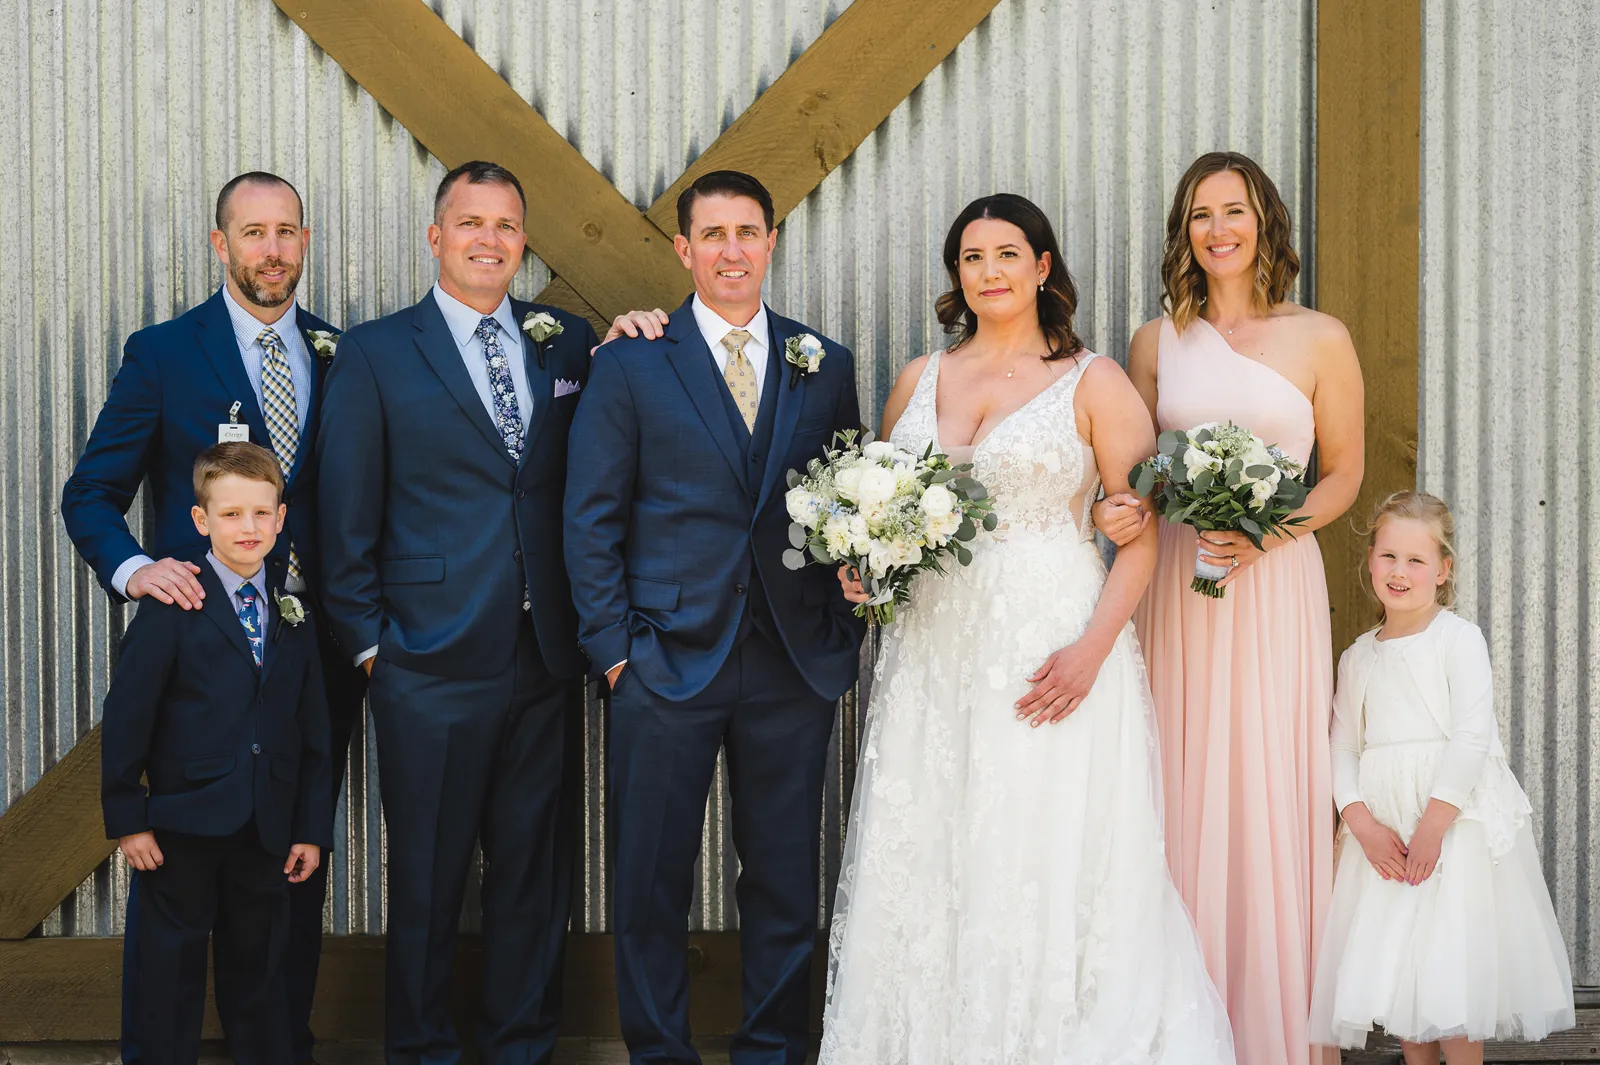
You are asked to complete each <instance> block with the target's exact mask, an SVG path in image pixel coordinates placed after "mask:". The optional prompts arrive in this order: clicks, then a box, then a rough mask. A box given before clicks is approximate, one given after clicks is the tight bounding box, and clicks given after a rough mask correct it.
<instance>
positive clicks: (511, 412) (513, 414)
mask: <svg viewBox="0 0 1600 1065" xmlns="http://www.w3.org/2000/svg"><path fill="white" fill-rule="evenodd" d="M473 332H474V335H476V336H477V338H478V339H479V340H480V341H482V342H483V358H484V361H485V362H487V363H488V364H489V393H490V395H491V396H492V397H493V398H494V423H495V427H496V428H497V429H499V430H500V439H501V440H503V441H505V445H506V454H508V455H510V456H511V461H512V462H521V461H522V413H521V412H520V411H518V410H517V386H516V385H515V384H513V383H512V381H511V363H510V362H509V361H508V360H507V359H506V353H505V351H504V350H503V349H502V348H501V347H500V330H499V329H498V328H497V327H496V325H495V320H494V319H493V318H485V319H484V320H483V321H481V322H479V323H478V328H477V329H476V330H474V331H473Z"/></svg>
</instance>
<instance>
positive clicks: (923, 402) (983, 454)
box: [889, 351, 1100, 540]
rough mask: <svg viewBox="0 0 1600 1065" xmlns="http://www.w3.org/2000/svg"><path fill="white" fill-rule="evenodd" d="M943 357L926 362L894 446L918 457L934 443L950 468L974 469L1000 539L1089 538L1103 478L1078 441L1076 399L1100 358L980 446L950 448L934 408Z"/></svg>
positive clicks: (1086, 356)
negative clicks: (996, 519) (1041, 536)
mask: <svg viewBox="0 0 1600 1065" xmlns="http://www.w3.org/2000/svg"><path fill="white" fill-rule="evenodd" d="M943 355H944V353H943V352H934V353H933V354H932V355H930V356H928V365H927V367H926V368H924V369H923V371H922V378H921V380H919V381H918V382H917V387H916V391H914V392H913V393H912V394H911V400H910V401H909V402H908V403H907V404H906V409H905V413H904V414H902V415H901V416H900V420H899V421H898V422H896V423H895V427H894V432H892V433H890V434H889V438H890V441H891V442H892V443H893V444H894V445H895V446H896V447H901V448H904V449H906V450H908V451H912V452H915V453H917V454H921V453H922V450H923V449H924V448H925V447H927V446H928V443H929V442H930V441H931V442H932V443H933V446H934V450H936V451H939V452H942V453H944V454H946V455H948V456H949V457H950V461H951V462H953V463H956V464H958V465H959V464H961V463H964V462H971V463H972V476H973V477H975V478H977V479H978V480H979V481H980V482H982V484H983V485H984V487H985V488H987V489H988V490H989V495H990V496H991V497H992V498H993V500H994V504H995V513H996V514H997V515H998V517H999V518H1000V526H999V528H998V529H997V530H996V531H995V533H994V535H995V538H996V539H1002V540H1003V539H1005V538H1006V537H1007V536H1008V535H1014V534H1016V533H1019V532H1029V533H1039V534H1044V535H1047V536H1048V535H1065V534H1072V535H1076V536H1078V538H1079V539H1081V540H1088V539H1090V538H1091V537H1092V536H1093V535H1094V529H1093V526H1091V525H1090V523H1089V508H1090V507H1091V506H1093V505H1094V500H1095V496H1096V495H1097V494H1098V493H1099V490H1100V475H1099V471H1098V469H1097V468H1096V467H1095V461H1094V452H1093V451H1092V450H1091V449H1090V447H1089V445H1088V444H1086V443H1085V442H1084V440H1083V438H1082V437H1081V436H1079V435H1078V425H1077V413H1076V410H1075V407H1074V405H1073V396H1074V395H1075V394H1076V392H1077V389H1078V382H1079V381H1080V380H1082V378H1083V374H1084V371H1085V370H1086V369H1087V368H1088V366H1089V363H1090V362H1092V361H1093V360H1094V359H1096V358H1098V356H1097V355H1095V354H1094V352H1091V351H1085V352H1083V353H1082V354H1080V355H1079V356H1078V357H1077V360H1076V362H1077V365H1075V366H1072V367H1071V368H1069V369H1068V370H1067V371H1066V373H1064V374H1062V375H1061V376H1060V377H1058V378H1057V379H1056V380H1055V381H1054V382H1053V383H1051V384H1050V385H1049V387H1047V388H1045V389H1044V391H1042V392H1040V393H1039V394H1038V395H1036V396H1034V397H1033V398H1032V399H1030V400H1029V401H1028V402H1027V403H1024V404H1023V405H1022V406H1021V407H1019V408H1017V410H1015V411H1013V412H1012V413H1011V414H1010V415H1008V416H1007V417H1006V418H1005V419H1004V420H1002V421H1001V422H1000V423H999V424H998V425H996V426H995V427H994V428H993V429H991V430H990V431H989V433H988V434H987V435H986V436H985V437H984V438H983V439H982V440H980V441H978V444H977V446H976V447H966V448H946V447H945V446H944V445H943V444H942V443H941V442H940V441H939V416H938V412H937V408H936V400H937V396H938V391H939V360H940V359H941V357H942V356H943Z"/></svg>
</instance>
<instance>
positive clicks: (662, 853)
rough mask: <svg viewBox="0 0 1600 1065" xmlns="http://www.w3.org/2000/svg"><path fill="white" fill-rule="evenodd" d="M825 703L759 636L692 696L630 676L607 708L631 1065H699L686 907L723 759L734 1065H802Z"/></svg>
mask: <svg viewBox="0 0 1600 1065" xmlns="http://www.w3.org/2000/svg"><path fill="white" fill-rule="evenodd" d="M832 729H833V703H831V702H830V701H828V700H826V699H823V698H821V697H820V696H818V695H817V694H816V693H815V692H814V691H812V690H811V688H810V686H809V685H808V684H807V683H806V682H805V679H804V678H803V677H802V676H801V675H800V673H799V672H798V671H797V670H796V669H795V668H794V666H793V665H792V664H791V663H790V661H789V657H788V655H787V654H786V653H785V652H784V651H783V649H782V648H780V647H777V646H775V645H774V644H773V642H772V641H771V640H770V639H769V638H768V637H767V636H765V635H763V634H762V632H761V631H760V629H759V628H752V629H749V630H747V635H746V636H745V637H744V639H743V640H741V641H740V643H739V644H738V645H737V646H735V648H734V649H733V651H732V652H731V653H730V654H729V656H728V660H727V662H726V663H725V664H724V665H723V667H722V669H721V671H720V672H719V673H718V674H717V676H716V679H715V680H713V681H712V683H711V684H710V686H709V687H707V688H706V689H705V690H704V691H703V692H701V693H700V694H699V695H696V696H695V697H694V698H692V699H689V700H686V701H684V702H671V701H669V700H666V699H663V698H661V697H660V696H658V695H656V694H655V693H654V692H652V691H650V690H649V689H648V688H646V687H645V686H644V684H643V683H642V682H641V681H640V680H639V679H638V677H636V676H634V675H633V674H631V673H630V672H628V671H627V670H626V669H624V671H623V673H622V675H621V676H620V677H619V678H618V682H617V687H616V690H615V691H614V692H613V693H612V700H611V797H612V804H613V807H612V808H613V810H614V813H615V826H616V827H615V831H616V855H615V872H616V881H615V886H614V888H613V897H614V898H615V900H616V915H615V927H616V971H617V998H618V1007H619V1010H620V1012H621V1019H622V1033H623V1036H624V1038H626V1040H627V1043H628V1050H629V1054H630V1057H631V1060H632V1061H633V1062H634V1065H667V1063H671V1065H699V1062H700V1056H699V1054H698V1053H696V1051H695V1050H694V1047H693V1046H692V1044H691V1042H690V1032H689V972H688V966H687V956H686V952H687V948H688V931H687V930H688V921H689V905H690V901H691V898H692V895H693V885H694V876H693V874H694V862H695V857H696V855H698V854H699V851H700V838H701V829H702V827H703V822H704V820H705V808H706V798H707V795H708V793H709V791H710V788H711V781H712V777H713V774H714V771H715V768H716V760H717V751H718V749H719V748H725V749H726V751H727V759H728V774H729V784H730V789H731V791H732V794H733V825H732V827H733V840H734V845H735V846H736V847H737V848H738V853H739V860H740V863H741V869H740V873H739V882H738V886H737V889H736V895H737V900H738V905H739V946H740V960H741V962H742V966H743V978H742V992H743V999H744V1022H743V1024H742V1025H741V1026H740V1028H739V1031H738V1033H737V1034H736V1035H735V1036H734V1038H733V1042H732V1044H731V1046H730V1048H729V1054H730V1057H731V1060H732V1063H733V1065H803V1062H804V1061H805V1057H806V1051H807V1045H808V1042H809V1031H808V1028H809V1024H808V1021H809V1013H810V1011H809V1008H808V1007H809V1001H808V1000H809V993H810V983H811V956H812V952H813V949H812V948H813V946H814V944H815V941H816V933H817V898H818V866H819V857H818V844H819V837H820V833H821V823H822V781H823V769H824V763H825V759H826V755H827V748H828V738H829V735H830V734H831V732H832Z"/></svg>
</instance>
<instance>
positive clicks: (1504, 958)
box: [1311, 744, 1574, 1047]
mask: <svg viewBox="0 0 1600 1065" xmlns="http://www.w3.org/2000/svg"><path fill="white" fill-rule="evenodd" d="M1441 752H1442V745H1440V746H1436V745H1429V744H1418V745H1411V744H1406V745H1397V746H1395V747H1388V748H1378V749H1370V748H1369V749H1368V750H1367V751H1365V752H1364V753H1363V755H1362V764H1361V791H1362V797H1363V799H1364V800H1365V801H1366V802H1367V805H1368V807H1369V808H1370V809H1371V811H1372V813H1373V816H1375V817H1376V818H1377V819H1378V820H1379V821H1381V822H1383V823H1384V824H1387V825H1389V826H1391V827H1393V828H1394V829H1395V830H1396V831H1397V832H1399V834H1400V836H1401V838H1402V839H1409V838H1410V836H1411V833H1412V832H1414V831H1415V829H1416V825H1417V821H1418V820H1419V819H1420V817H1421V814H1422V811H1423V810H1424V809H1425V807H1426V804H1427V799H1428V790H1429V787H1430V786H1431V782H1432V780H1433V772H1434V769H1435V767H1436V766H1437V764H1438V758H1439V756H1440V754H1441ZM1526 810H1527V800H1526V798H1525V797H1523V795H1522V790H1521V788H1520V787H1519V786H1518V785H1517V783H1516V781H1515V779H1514V778H1513V777H1512V776H1511V773H1510V770H1509V768H1507V767H1506V765H1505V763H1504V761H1503V760H1501V759H1495V758H1491V759H1490V762H1489V764H1488V765H1487V766H1486V768H1485V779H1484V781H1483V783H1481V784H1480V785H1479V787H1478V788H1477V789H1476V790H1475V791H1474V792H1473V797H1472V799H1470V800H1469V801H1468V804H1467V806H1466V807H1464V808H1463V810H1462V812H1461V815H1460V816H1459V817H1457V819H1456V821H1455V822H1454V823H1453V824H1452V825H1451V826H1450V828H1449V829H1448V830H1447V831H1446V832H1445V837H1444V842H1443V845H1442V847H1441V849H1440V854H1439V863H1438V866H1437V867H1436V869H1435V872H1434V874H1433V876H1431V877H1429V878H1428V879H1427V880H1426V881H1424V882H1423V883H1422V884H1420V885H1418V886H1416V887H1412V886H1411V885H1409V884H1405V883H1401V882H1397V881H1386V880H1384V879H1383V878H1382V877H1381V876H1379V875H1378V873H1377V871H1376V870H1374V869H1373V868H1372V865H1371V863H1370V862H1368V861H1367V859H1366V855H1365V854H1363V853H1362V850H1361V845H1360V844H1359V843H1357V842H1356V840H1355V839H1354V838H1353V837H1349V836H1348V835H1346V837H1345V838H1344V839H1343V841H1342V843H1341V850H1340V854H1339V860H1338V865H1337V868H1336V871H1335V874H1334V888H1333V906H1332V909H1331V911H1330V913H1329V917H1328V925H1327V930H1326V931H1325V933H1324V934H1323V938H1322V953H1321V956H1320V957H1319V959H1318V964H1317V980H1316V987H1315V990H1314V991H1313V993H1312V997H1311V1034H1312V1038H1313V1039H1316V1040H1317V1041H1318V1042H1323V1043H1329V1044H1334V1045H1338V1046H1345V1047H1361V1046H1364V1045H1366V1040H1367V1033H1368V1032H1369V1031H1370V1030H1371V1029H1372V1028H1373V1027H1374V1026H1375V1025H1381V1026H1382V1027H1383V1029H1384V1031H1386V1032H1387V1033H1388V1034H1389V1035H1391V1036H1394V1037H1396V1038H1399V1039H1404V1040H1408V1041H1410V1042H1416V1043H1427V1042H1432V1041H1433V1040H1436V1039H1454V1038H1463V1037H1464V1038H1467V1039H1472V1040H1484V1039H1517V1040H1538V1039H1543V1038H1544V1037H1545V1036H1547V1035H1549V1034H1550V1033H1551V1032H1555V1031H1559V1030H1561V1029H1563V1028H1570V1027H1572V1025H1573V1023H1574V1017H1573V1001H1572V974H1571V969H1570V967H1569V965H1568V961H1567V951H1566V946H1565V944H1564V942H1563V940H1562V938H1561V931H1560V929H1559V928H1558V927H1557V925H1556V917H1555V911H1554V909H1553V908H1552V906H1551V905H1550V894H1549V891H1548V889H1547V888H1546V887H1545V882H1544V875H1543V873H1542V872H1541V871H1540V867H1539V856H1538V854H1537V852H1536V851H1535V850H1534V844H1533V833H1532V831H1531V830H1530V828H1529V825H1528V818H1527V816H1526Z"/></svg>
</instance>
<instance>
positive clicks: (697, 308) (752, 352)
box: [689, 292, 770, 403]
mask: <svg viewBox="0 0 1600 1065" xmlns="http://www.w3.org/2000/svg"><path fill="white" fill-rule="evenodd" d="M689 307H690V309H691V310H692V311H694V324H695V325H697V326H699V327H700V335H701V336H703V337H705V338H706V347H708V348H710V349H711V357H712V358H713V359H715V360H717V373H718V374H719V375H725V374H727V372H728V358H729V355H728V349H727V348H725V347H723V346H722V338H723V337H725V336H727V335H728V334H729V333H731V332H732V331H733V330H735V329H743V330H745V331H746V332H747V333H749V334H750V339H749V340H747V341H745V344H744V357H745V358H747V359H749V360H750V368H751V369H752V370H754V371H755V375H756V402H757V403H760V402H761V389H762V386H764V385H765V384H766V381H767V347H768V345H769V343H770V333H769V332H768V330H767V305H766V304H765V303H763V304H762V305H761V309H760V310H758V311H756V316H755V317H754V318H752V319H750V324H749V325H734V324H733V323H732V322H729V321H728V320H727V319H725V318H723V317H722V315H720V314H718V313H717V312H716V311H714V310H712V309H711V308H710V307H707V306H706V305H705V304H704V303H702V302H701V301H700V294H699V293H698V292H696V293H695V296H694V301H693V302H692V303H690V305H689Z"/></svg>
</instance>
